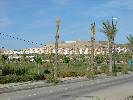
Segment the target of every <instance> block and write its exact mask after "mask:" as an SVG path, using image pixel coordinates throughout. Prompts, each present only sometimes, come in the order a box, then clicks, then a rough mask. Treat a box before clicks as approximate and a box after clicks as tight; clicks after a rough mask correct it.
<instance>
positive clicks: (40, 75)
mask: <svg viewBox="0 0 133 100" xmlns="http://www.w3.org/2000/svg"><path fill="white" fill-rule="evenodd" d="M34 79H35V80H45V79H46V76H45V75H44V74H39V75H38V74H35V76H34Z"/></svg>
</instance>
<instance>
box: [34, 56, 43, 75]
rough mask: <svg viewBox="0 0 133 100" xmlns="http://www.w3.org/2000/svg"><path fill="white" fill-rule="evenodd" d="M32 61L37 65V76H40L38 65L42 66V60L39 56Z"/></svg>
mask: <svg viewBox="0 0 133 100" xmlns="http://www.w3.org/2000/svg"><path fill="white" fill-rule="evenodd" d="M34 60H35V62H36V63H37V74H38V75H39V74H40V70H39V67H40V64H42V58H41V57H39V56H36V57H34Z"/></svg>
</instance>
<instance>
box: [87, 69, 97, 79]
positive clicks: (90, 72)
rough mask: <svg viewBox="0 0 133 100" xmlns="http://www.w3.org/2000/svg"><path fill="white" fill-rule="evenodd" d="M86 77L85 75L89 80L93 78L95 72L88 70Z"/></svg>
mask: <svg viewBox="0 0 133 100" xmlns="http://www.w3.org/2000/svg"><path fill="white" fill-rule="evenodd" d="M86 75H87V78H89V79H94V78H95V72H94V71H91V70H89V71H88V72H87V74H86Z"/></svg>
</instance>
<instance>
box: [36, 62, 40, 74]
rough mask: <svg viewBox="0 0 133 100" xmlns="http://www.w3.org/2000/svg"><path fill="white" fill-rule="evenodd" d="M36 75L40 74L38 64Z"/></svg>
mask: <svg viewBox="0 0 133 100" xmlns="http://www.w3.org/2000/svg"><path fill="white" fill-rule="evenodd" d="M37 74H38V75H39V74H40V69H39V63H38V64H37Z"/></svg>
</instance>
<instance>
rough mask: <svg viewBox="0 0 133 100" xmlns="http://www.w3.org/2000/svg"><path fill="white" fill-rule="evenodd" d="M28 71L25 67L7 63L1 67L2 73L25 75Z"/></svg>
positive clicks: (4, 74)
mask: <svg viewBox="0 0 133 100" xmlns="http://www.w3.org/2000/svg"><path fill="white" fill-rule="evenodd" d="M27 73H28V69H27V68H26V67H11V66H9V65H6V66H3V67H2V75H3V76H6V75H25V74H27Z"/></svg>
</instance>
